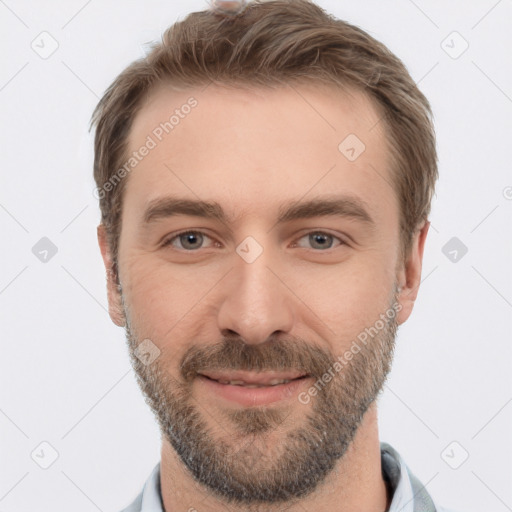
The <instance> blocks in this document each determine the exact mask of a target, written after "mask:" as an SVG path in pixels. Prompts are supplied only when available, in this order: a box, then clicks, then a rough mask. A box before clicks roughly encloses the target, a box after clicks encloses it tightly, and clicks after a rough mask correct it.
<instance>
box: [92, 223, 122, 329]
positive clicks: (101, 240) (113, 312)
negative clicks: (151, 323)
mask: <svg viewBox="0 0 512 512" xmlns="http://www.w3.org/2000/svg"><path fill="white" fill-rule="evenodd" d="M97 234H98V244H99V246H100V251H101V256H102V258H103V263H104V265H105V270H106V272H107V298H108V314H109V315H110V318H111V319H112V322H114V323H115V324H116V325H118V326H119V327H124V326H125V322H126V321H125V317H124V309H123V306H122V302H121V292H120V291H119V287H118V284H117V282H116V276H115V274H114V271H113V263H114V261H113V258H112V254H111V252H110V246H109V244H108V239H107V231H106V229H105V226H104V225H103V224H100V225H99V226H98V229H97Z"/></svg>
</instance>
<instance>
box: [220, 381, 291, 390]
mask: <svg viewBox="0 0 512 512" xmlns="http://www.w3.org/2000/svg"><path fill="white" fill-rule="evenodd" d="M218 382H220V383H221V384H229V385H230V386H244V387H245V388H266V387H269V386H277V385H279V384H286V383H288V382H291V381H290V380H288V379H272V380H271V381H270V382H269V383H268V384H246V383H245V382H244V381H243V380H219V381H218Z"/></svg>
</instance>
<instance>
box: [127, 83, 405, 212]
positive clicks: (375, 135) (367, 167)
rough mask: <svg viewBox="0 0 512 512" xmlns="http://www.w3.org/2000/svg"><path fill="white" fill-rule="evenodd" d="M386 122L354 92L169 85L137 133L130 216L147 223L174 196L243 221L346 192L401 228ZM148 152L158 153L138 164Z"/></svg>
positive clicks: (131, 143) (154, 97) (155, 96)
mask: <svg viewBox="0 0 512 512" xmlns="http://www.w3.org/2000/svg"><path fill="white" fill-rule="evenodd" d="M381 119H382V113H381V112H380V111H379V109H377V108H376V107H375V105H374V104H373V102H372V101H370V100H369V99H368V97H367V96H365V95H364V94H363V93H361V92H358V91H355V90H351V89H347V90H340V89H335V88H334V87H331V86H324V85H322V86H320V85H316V84H315V85H313V84H301V85H297V84H296V85H290V86H287V87H279V88H274V89H270V88H252V89H249V88H244V89H241V88H234V87H223V86H217V85H213V84H212V85H210V86H208V87H206V88H203V89H199V88H195V89H185V90H175V89H173V88H171V87H170V86H161V87H159V88H158V89H157V90H155V91H153V92H152V94H151V95H150V97H149V99H148V101H147V102H146V104H145V105H143V107H142V108H141V109H140V111H139V113H138V114H137V116H136V118H135V120H134V123H133V125H132V129H131V131H130V136H129V140H128V148H129V150H128V153H129V154H128V155H127V157H130V155H131V154H133V152H135V153H139V155H138V156H137V158H138V160H137V162H136V165H135V166H134V167H133V168H132V169H131V170H130V172H129V175H128V176H127V178H128V181H127V184H126V189H125V193H124V201H125V207H126V206H128V207H129V208H130V211H132V212H134V211H138V212H140V214H141V215H142V212H143V211H144V209H145V206H146V205H148V204H149V203H150V202H151V201H154V200H155V199H158V198H160V197H162V196H163V195H166V194H171V193H172V194H173V195H175V196H176V195H178V196H180V197H186V198H190V199H198V198H200V199H203V200H214V201H216V202H218V203H221V204H225V207H226V210H227V213H228V215H230V214H232V215H233V218H234V217H235V215H236V216H237V218H240V217H241V216H242V214H245V213H247V214H248V215H251V214H255V215H256V214H259V215H261V213H262V211H269V209H271V208H273V205H275V208H276V209H275V212H277V211H278V208H279V204H280V203H283V202H286V201H287V200H294V201H297V200H299V199H300V198H301V197H306V196H308V199H311V198H314V197H316V196H319V195H322V194H325V193H329V194H332V193H335V192H340V193H344V194H347V195H352V196H358V197H360V198H361V199H362V200H363V201H364V202H365V203H367V204H368V205H369V206H370V209H371V210H372V211H373V214H374V216H375V217H379V216H381V215H383V214H384V213H385V210H386V211H387V215H388V216H390V215H391V216H393V219H391V220H392V221H393V222H396V216H397V202H396V197H395V192H394V190H393V187H392V185H391V177H390V170H389V155H388V149H387V139H386V136H385V133H384V131H383V130H384V126H383V123H382V122H381ZM144 146H146V147H150V148H151V149H149V150H146V151H143V152H144V153H145V156H143V157H140V153H141V151H140V150H141V149H142V148H143V147H144ZM123 209H124V207H123ZM123 216H125V213H123Z"/></svg>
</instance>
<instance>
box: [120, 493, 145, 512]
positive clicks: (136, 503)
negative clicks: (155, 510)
mask: <svg viewBox="0 0 512 512" xmlns="http://www.w3.org/2000/svg"><path fill="white" fill-rule="evenodd" d="M141 509H142V492H141V493H140V494H139V495H138V496H137V497H136V498H135V499H134V500H133V502H132V503H131V504H130V505H128V506H127V507H126V508H123V510H121V511H120V512H140V511H141Z"/></svg>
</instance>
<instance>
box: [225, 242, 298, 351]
mask: <svg viewBox="0 0 512 512" xmlns="http://www.w3.org/2000/svg"><path fill="white" fill-rule="evenodd" d="M248 238H249V240H247V239H246V240H245V241H244V242H242V243H241V244H239V246H238V247H237V250H236V251H237V254H236V255H235V258H234V269H233V271H232V272H230V273H229V275H228V279H229V284H228V285H227V287H226V289H227V291H226V294H225V295H224V296H223V298H222V304H221V305H220V308H219V313H218V314H219V317H218V323H219V329H220V330H221V332H222V333H223V334H227V331H232V332H236V333H237V334H238V335H239V336H241V337H242V338H243V339H244V341H245V342H246V343H252V344H258V343H263V342H265V341H266V340H267V339H268V338H269V336H270V335H272V334H273V333H274V332H276V331H283V332H289V331H290V330H291V328H292V325H293V310H292V301H291V298H290V296H289V293H288V291H287V288H286V287H285V286H283V284H282V283H280V281H279V278H278V277H277V276H276V275H275V274H276V273H277V274H278V273H279V272H278V271H277V272H276V270H274V269H278V268H279V265H278V264H277V259H276V258H275V257H274V256H273V254H274V251H273V250H272V249H270V248H263V247H262V246H261V245H260V244H258V243H257V242H256V241H255V240H254V239H252V240H251V239H250V237H248ZM256 244H257V245H256ZM271 269H272V270H271Z"/></svg>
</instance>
